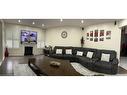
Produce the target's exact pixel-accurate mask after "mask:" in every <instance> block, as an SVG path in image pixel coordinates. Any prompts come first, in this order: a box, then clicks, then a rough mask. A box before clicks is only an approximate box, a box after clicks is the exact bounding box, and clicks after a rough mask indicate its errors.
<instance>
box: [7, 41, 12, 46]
mask: <svg viewBox="0 0 127 95" xmlns="http://www.w3.org/2000/svg"><path fill="white" fill-rule="evenodd" d="M7 47H8V48H12V40H7Z"/></svg>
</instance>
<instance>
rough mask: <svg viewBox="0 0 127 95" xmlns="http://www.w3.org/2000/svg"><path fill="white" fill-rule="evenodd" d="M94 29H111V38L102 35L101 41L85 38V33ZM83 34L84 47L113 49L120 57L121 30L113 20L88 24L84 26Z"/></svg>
mask: <svg viewBox="0 0 127 95" xmlns="http://www.w3.org/2000/svg"><path fill="white" fill-rule="evenodd" d="M96 29H98V30H104V31H107V30H111V39H109V40H107V39H106V37H105V36H104V41H101V42H100V41H99V42H94V41H89V40H86V33H87V32H90V31H92V30H96ZM83 35H84V37H85V47H89V48H97V49H107V50H115V51H116V52H117V57H118V58H120V43H121V30H120V29H119V27H118V25H114V22H112V23H103V24H97V25H91V26H88V27H86V28H85V30H84V33H83ZM104 35H105V34H104Z"/></svg>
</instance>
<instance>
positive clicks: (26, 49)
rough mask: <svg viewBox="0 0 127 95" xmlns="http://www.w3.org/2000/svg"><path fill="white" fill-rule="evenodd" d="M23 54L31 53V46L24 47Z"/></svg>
mask: <svg viewBox="0 0 127 95" xmlns="http://www.w3.org/2000/svg"><path fill="white" fill-rule="evenodd" d="M24 55H33V47H28V46H27V47H25V52H24Z"/></svg>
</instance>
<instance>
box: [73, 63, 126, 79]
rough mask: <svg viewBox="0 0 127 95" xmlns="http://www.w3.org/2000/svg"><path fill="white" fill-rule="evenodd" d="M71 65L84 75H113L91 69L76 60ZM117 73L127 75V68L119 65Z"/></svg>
mask: <svg viewBox="0 0 127 95" xmlns="http://www.w3.org/2000/svg"><path fill="white" fill-rule="evenodd" d="M71 65H72V66H73V68H74V69H75V70H76V71H77V72H79V73H80V74H82V75H84V76H111V75H110V74H104V73H98V72H94V71H91V70H89V69H87V68H85V67H84V66H82V65H81V64H79V63H76V62H72V63H71ZM115 75H118V76H127V70H126V69H124V68H123V67H121V66H119V67H118V73H117V74H115ZM115 75H113V76H115Z"/></svg>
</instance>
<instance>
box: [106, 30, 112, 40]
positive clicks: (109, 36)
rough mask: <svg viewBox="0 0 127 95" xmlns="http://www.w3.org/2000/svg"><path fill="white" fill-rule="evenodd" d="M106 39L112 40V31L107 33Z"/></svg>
mask: <svg viewBox="0 0 127 95" xmlns="http://www.w3.org/2000/svg"><path fill="white" fill-rule="evenodd" d="M106 39H111V31H106Z"/></svg>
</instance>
